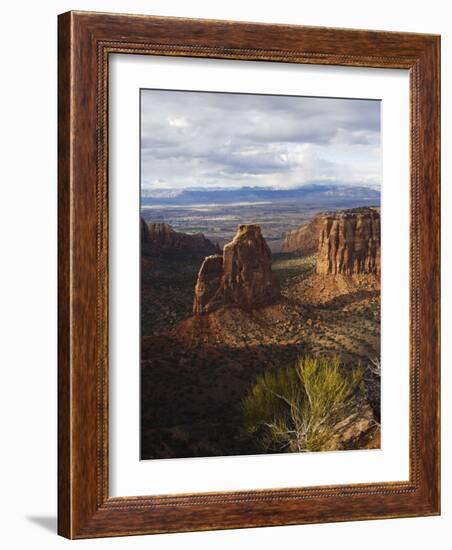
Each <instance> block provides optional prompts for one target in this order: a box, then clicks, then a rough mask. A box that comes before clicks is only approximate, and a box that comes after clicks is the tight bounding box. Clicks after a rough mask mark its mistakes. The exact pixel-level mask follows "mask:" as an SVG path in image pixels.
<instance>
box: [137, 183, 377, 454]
mask: <svg viewBox="0 0 452 550" xmlns="http://www.w3.org/2000/svg"><path fill="white" fill-rule="evenodd" d="M328 197H329V195H328V194H327V193H326V194H324V200H323V202H322V201H319V200H318V197H308V196H305V197H304V200H300V197H297V200H292V199H291V198H290V197H289V200H279V201H275V200H273V199H272V200H265V198H264V199H263V200H259V201H256V200H255V199H254V200H253V197H248V199H251V200H246V199H247V197H244V199H243V200H242V201H241V202H239V203H235V204H231V203H228V201H227V198H224V200H223V201H222V199H221V198H219V199H218V197H217V200H216V201H213V202H212V203H210V204H206V203H204V204H203V203H198V204H191V205H187V204H179V205H178V204H177V203H176V204H174V201H173V203H172V205H171V206H168V205H167V204H165V203H164V201H161V203H160V204H159V205H157V206H156V205H152V204H150V202H147V201H146V200H142V210H141V216H142V218H141V458H142V459H152V458H175V457H194V456H224V455H243V454H259V453H263V452H266V453H268V452H288V451H293V450H305V451H306V450H307V451H309V450H346V449H363V448H378V447H379V446H380V372H379V357H380V213H379V208H378V207H375V206H374V205H375V204H379V200H376V197H375V196H374V195H372V193H370V194H368V195H363V196H361V197H360V196H359V193H357V192H356V191H355V192H354V194H353V195H347V193H344V194H343V195H342V196H341V194H340V193H336V194H335V196H334V202H333V201H332V200H331V199H330V198H328ZM198 200H200V199H198ZM154 202H155V201H154ZM302 358H308V361H309V360H311V359H312V358H313V359H314V360H316V358H319V361H324V360H327V361H330V362H331V364H332V365H335V366H334V368H332V370H331V372H333V371H334V372H336V370H337V378H336V379H335V380H339V381H340V382H341V381H343V383H342V382H341V383H342V386H341V391H342V393H343V395H345V393H344V392H348V393H347V400H346V403H347V406H342V409H341V416H340V417H339V416H337V418H336V421H335V423H334V425H333V426H332V427H331V429H330V431H329V433H328V437H327V438H326V437H324V439H323V440H322V441H321V442H319V441H316V442H315V444H314V443H311V444H310V445H311V446H309V445H306V446H305V447H301V448H299V449H294V447H293V445H291V444H290V442H289V440H288V439H287V438H285V439H284V437H279V438H278V437H276V438H275V437H274V438H273V439H272V443H271V444H269V438H268V437H267V436H268V434H267V436H266V434H265V433H264V432H265V430H266V428H265V426H264V427H256V424H255V422H254V420H253V418H254V417H253V414H254V413H255V410H254V409H255V407H256V402H257V401H256V399H257V398H258V397H259V391H261V390H260V388H262V387H264V386H265V385H267V386H268V387H270V385H271V384H273V385H272V386H271V387H273V388H275V387H277V385H278V384H281V383H282V381H285V382H284V383H285V384H286V386H287V387H290V388H293V387H295V386H294V385H293V383H292V382H290V380H292V379H291V378H290V377H291V376H292V375H291V374H290V372H291V371H290V369H291V368H292V367H293V365H295V364H296V363H297V361H300V360H302ZM288 369H289V370H288ZM335 369H336V370H335ZM284 373H289V374H284ZM339 373H340V374H339ZM356 373H358V374H356ZM340 376H342V378H340ZM352 380H356V381H355V382H352ZM288 381H289V382H288ZM275 384H276V385H275ZM267 386H265V387H267ZM305 386H306V384H305ZM306 387H307V386H306ZM345 388H347V389H346V390H345ZM290 391H292V390H290ZM272 394H273V396H276V397H278V398H280V397H281V396H280V395H279V394H278V392H277V391H276V390H272ZM306 394H307V396H308V397H309V393H308V391H307V390H306ZM326 406H327V407H328V406H331V407H333V405H328V403H326ZM253 407H254V409H253ZM265 407H267V409H268V404H266V405H265ZM265 407H264V408H265ZM272 410H273V409H272ZM267 413H268V411H267ZM269 414H270V413H269ZM271 414H274V412H272V413H271ZM254 416H255V414H254ZM251 417H253V418H251ZM250 418H251V420H250ZM253 422H254V424H253ZM320 424H321V423H320ZM320 424H319V425H320ZM251 425H252V426H253V428H252V429H250V426H251ZM267 426H270V424H268V423H267ZM270 429H271V430H273V431H272V433H274V432H275V425H273V424H272V425H271V426H270ZM278 429H279V430H280V426H279V425H278ZM319 430H320V428H319ZM286 431H287V430H286ZM263 443H264V444H263Z"/></svg>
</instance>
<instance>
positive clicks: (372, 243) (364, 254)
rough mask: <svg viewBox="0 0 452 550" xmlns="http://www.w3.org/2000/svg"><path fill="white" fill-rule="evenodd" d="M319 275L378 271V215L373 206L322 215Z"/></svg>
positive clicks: (317, 268)
mask: <svg viewBox="0 0 452 550" xmlns="http://www.w3.org/2000/svg"><path fill="white" fill-rule="evenodd" d="M316 271H317V273H319V274H322V275H325V274H333V275H336V274H343V275H355V274H361V273H373V274H379V273H380V214H379V212H377V211H376V210H374V209H372V208H360V209H357V210H356V211H353V210H351V211H345V212H337V213H334V214H328V215H325V216H324V218H323V225H322V229H321V231H320V238H319V249H318V257H317V267H316Z"/></svg>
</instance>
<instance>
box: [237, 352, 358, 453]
mask: <svg viewBox="0 0 452 550" xmlns="http://www.w3.org/2000/svg"><path fill="white" fill-rule="evenodd" d="M362 379H363V368H362V367H360V366H358V367H355V368H353V369H351V371H350V372H349V373H348V374H346V373H345V371H344V369H343V368H342V366H341V364H340V361H339V358H338V357H337V356H334V357H332V358H315V357H303V358H300V359H299V360H298V361H297V363H296V365H295V367H293V368H289V369H283V370H280V371H278V372H265V373H264V374H263V375H261V376H260V377H259V378H258V380H257V382H256V384H255V385H254V386H253V387H252V388H251V391H250V393H249V394H248V395H247V396H246V397H245V399H244V400H243V403H242V408H243V417H244V425H245V429H246V430H247V431H248V432H249V433H251V434H253V435H254V436H255V437H256V438H258V440H259V443H260V445H261V446H262V447H263V448H264V449H267V450H273V451H274V450H279V451H289V452H302V451H321V450H323V449H324V448H325V446H326V445H327V444H328V443H329V442H330V440H331V438H332V436H333V435H334V426H335V425H336V424H337V423H338V422H339V421H341V420H342V419H343V418H344V417H345V416H346V414H347V411H348V409H349V407H350V404H351V401H352V399H353V397H354V395H355V392H356V390H357V388H358V387H359V386H360V384H361V382H362Z"/></svg>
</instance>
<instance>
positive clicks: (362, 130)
mask: <svg viewBox="0 0 452 550" xmlns="http://www.w3.org/2000/svg"><path fill="white" fill-rule="evenodd" d="M380 179H381V152H380V102H378V101H371V100H355V99H330V98H312V97H288V96H270V95H245V94H225V93H209V92H179V91H165V90H142V91H141V185H142V190H143V191H144V192H145V193H146V194H148V193H149V192H152V191H156V192H157V193H158V192H159V190H163V189H171V190H174V191H176V190H182V189H185V188H187V187H209V188H215V187H217V188H218V187H220V188H224V187H227V188H231V187H242V186H259V187H273V188H281V189H288V188H294V187H300V186H303V185H306V184H310V183H316V182H322V183H323V182H330V183H337V184H341V185H343V184H345V185H359V186H368V187H372V188H374V189H379V188H380Z"/></svg>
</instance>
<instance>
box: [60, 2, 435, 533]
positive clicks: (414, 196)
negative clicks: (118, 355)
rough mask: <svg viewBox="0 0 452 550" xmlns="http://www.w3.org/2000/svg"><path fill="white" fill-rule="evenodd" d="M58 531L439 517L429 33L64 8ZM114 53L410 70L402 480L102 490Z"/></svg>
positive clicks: (105, 483)
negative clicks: (213, 489)
mask: <svg viewBox="0 0 452 550" xmlns="http://www.w3.org/2000/svg"><path fill="white" fill-rule="evenodd" d="M58 52H59V61H58V87H59V91H58V117H59V126H58V154H59V159H58V209H59V222H58V231H59V243H58V293H59V316H58V340H59V344H58V363H59V367H58V402H59V403H58V407H59V409H58V411H59V412H58V424H59V427H58V458H59V469H58V532H59V534H61V535H63V536H65V537H68V538H89V537H104V536H117V535H136V534H148V533H162V532H178V531H200V530H209V529H230V528H243V527H258V526H271V525H291V524H303V523H319V522H334V521H351V520H363V519H379V518H394V517H410V516H429V515H437V514H439V513H440V423H439V411H440V407H439V394H440V374H439V362H440V342H439V326H440V325H439V323H440V320H439V315H440V301H439V300H440V281H439V278H440V259H439V254H440V235H439V231H440V213H439V212H440V143H439V139H440V122H439V116H440V99H439V98H440V38H439V37H438V36H433V35H423V34H411V33H394V32H379V31H378V32H376V31H364V30H343V29H331V28H321V27H301V26H292V25H267V24H255V23H238V22H237V23H236V22H226V21H209V20H195V19H179V18H162V17H148V16H138V15H120V14H100V13H89V12H68V13H65V14H63V15H60V16H59V41H58ZM112 53H119V54H120V53H126V54H137V55H159V56H162V55H166V56H188V57H208V58H218V59H240V60H266V61H272V62H290V63H302V64H322V65H323V64H327V65H341V66H350V67H356V66H359V67H374V68H399V69H407V70H409V73H410V107H411V136H410V141H411V149H410V163H411V183H410V189H411V191H410V193H411V204H410V216H411V220H410V478H409V481H401V482H387V483H369V484H359V485H339V486H337V485H335V486H322V487H294V488H291V489H272V490H253V491H231V492H225V493H208V494H201V493H197V494H182V495H161V496H149V497H145V496H143V497H128V496H123V497H110V496H109V491H108V374H109V373H108V148H107V147H108V103H107V91H108V60H109V55H110V54H112Z"/></svg>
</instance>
